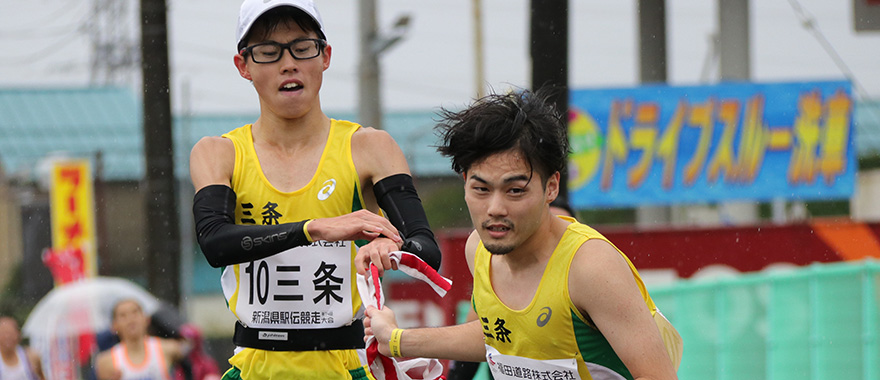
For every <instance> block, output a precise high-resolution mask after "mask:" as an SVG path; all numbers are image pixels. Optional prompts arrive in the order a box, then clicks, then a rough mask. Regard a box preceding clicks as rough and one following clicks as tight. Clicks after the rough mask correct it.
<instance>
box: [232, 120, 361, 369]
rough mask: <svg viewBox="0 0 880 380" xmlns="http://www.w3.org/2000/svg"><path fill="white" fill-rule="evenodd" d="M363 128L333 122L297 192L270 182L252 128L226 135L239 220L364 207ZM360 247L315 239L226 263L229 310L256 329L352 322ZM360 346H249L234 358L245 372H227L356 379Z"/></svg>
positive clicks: (295, 217)
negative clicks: (358, 154)
mask: <svg viewBox="0 0 880 380" xmlns="http://www.w3.org/2000/svg"><path fill="white" fill-rule="evenodd" d="M358 128H360V126H359V125H357V124H354V123H351V122H347V121H338V120H332V121H331V125H330V135H329V137H328V139H327V144H326V146H325V147H324V151H323V154H322V156H321V160H320V163H319V164H318V169H317V171H316V172H315V174H314V176H313V177H312V178H311V180H310V181H309V183H308V184H307V185H305V186H303V187H302V188H300V189H298V190H295V191H293V192H282V191H279V190H278V189H276V188H275V187H274V186H272V184H271V183H269V181H268V180H267V179H266V176H265V174H264V173H263V170H262V168H261V166H260V162H259V159H258V157H257V155H256V152H255V151H254V142H253V136H252V134H251V125H245V126H243V127H240V128H238V129H235V130H233V131H231V132H229V133H227V134H224V135H223V137H225V138H228V139H230V140H232V142H233V144H234V145H235V168H234V171H233V175H232V189H233V190H234V191H235V194H236V196H237V200H236V202H237V204H236V209H235V223H236V224H256V225H260V224H278V223H285V222H296V221H300V220H304V219H314V218H326V217H335V216H339V215H344V214H348V213H351V212H353V211H357V210H360V209H362V208H363V204H364V198H363V194H362V193H361V189H362V187H361V184H360V182H359V179H358V174H357V170H356V169H355V167H354V162H353V161H352V157H351V136H352V134H353V133H354V132H355V131H356V130H357V129H358ZM273 238H274V237H272V236H264V237H259V238H258V237H255V238H253V239H251V240H248V241H242V244H243V246H244V245H258V244H260V243H261V242H262V241H261V240H262V239H273ZM356 252H357V247H356V244H354V242H338V243H327V242H314V243H312V244H311V245H310V246H304V247H297V248H293V249H290V250H287V251H285V252H282V253H279V254H276V255H273V256H270V257H268V258H265V259H262V260H256V261H253V262H249V263H242V264H236V265H231V266H227V267H226V268H224V270H223V275H222V279H221V282H222V287H223V294H224V296H225V297H226V301H227V305H228V307H229V310H230V311H232V313H233V314H235V316H236V317H237V318H238V320H239V321H240V322H241V323H242V324H243V325H245V326H247V327H251V328H267V329H323V328H335V327H340V326H344V325H347V324H350V323H351V322H352V321H353V320H354V319H355V318H357V315H356V314H357V313H358V311H359V310H360V308H361V300H360V297H359V296H358V292H357V288H356V283H355V281H354V278H355V268H354V265H353V260H354V257H355V254H356ZM358 351H359V350H329V351H265V350H258V349H253V348H244V349H241V350H238V352H237V353H236V354H235V355H234V356H233V357H232V358H230V359H229V363H230V364H232V365H233V366H234V367H235V368H236V369H237V370H238V371H231V372H229V373H227V377H235V378H242V379H246V380H258V379H270V378H274V379H279V378H284V379H318V378H320V379H349V378H352V376H355V377H357V374H358V373H360V374H363V370H362V368H363V366H364V365H363V363H362V361H361V357H360V356H359V353H358ZM231 373H234V375H235V376H231Z"/></svg>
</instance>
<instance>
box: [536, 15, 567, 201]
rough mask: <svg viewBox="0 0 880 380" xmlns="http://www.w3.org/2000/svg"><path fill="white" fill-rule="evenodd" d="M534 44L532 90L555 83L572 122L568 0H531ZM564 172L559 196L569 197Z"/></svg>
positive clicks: (562, 109) (560, 106)
mask: <svg viewBox="0 0 880 380" xmlns="http://www.w3.org/2000/svg"><path fill="white" fill-rule="evenodd" d="M530 45H531V48H530V52H531V57H532V89H533V90H537V89H538V88H541V87H543V86H546V85H550V86H553V87H554V88H555V89H556V92H555V93H554V96H553V98H551V101H552V102H553V104H554V105H555V106H556V109H557V110H559V112H560V113H561V114H562V120H563V123H565V124H566V125H568V0H531V44H530ZM566 130H567V129H566ZM561 175H562V176H561V178H560V186H559V197H562V199H565V200H568V172H567V171H563V172H562V173H561Z"/></svg>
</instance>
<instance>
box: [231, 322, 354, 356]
mask: <svg viewBox="0 0 880 380" xmlns="http://www.w3.org/2000/svg"><path fill="white" fill-rule="evenodd" d="M232 342H233V343H235V345H236V346H241V347H250V348H256V349H260V350H268V351H325V350H349V349H355V348H364V347H365V343H364V323H363V322H362V321H361V320H360V319H357V320H355V321H354V322H352V323H351V325H350V326H342V327H337V328H330V329H292V330H286V329H264V328H247V327H244V326H243V325H242V324H241V323H238V322H236V323H235V335H233V336H232Z"/></svg>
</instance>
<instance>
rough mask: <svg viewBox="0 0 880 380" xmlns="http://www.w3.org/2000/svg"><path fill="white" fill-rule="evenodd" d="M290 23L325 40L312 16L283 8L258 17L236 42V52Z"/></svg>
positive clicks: (296, 9)
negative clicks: (252, 40)
mask: <svg viewBox="0 0 880 380" xmlns="http://www.w3.org/2000/svg"><path fill="white" fill-rule="evenodd" d="M291 21H293V22H295V23H296V24H297V25H299V27H300V28H302V30H304V31H306V32H315V33H316V34H317V35H318V37H319V38H320V39H322V40H325V41H326V40H327V37H326V36H324V33H323V32H322V31H321V26H320V25H318V22H317V21H315V19H314V18H312V16H310V15H309V14H308V13H306V12H305V11H303V10H301V9H299V8H296V7H286V6H285V7H277V8H273V9H270V10H268V11H266V13H263V14H262V15H260V17H258V18H257V20H256V21H254V24H253V25H251V28H250V29H249V30H248V32H247V34H246V35H245V36H244V38H242V39H241V41H239V42H238V51H241V49H244V48H246V47H247V46H248V42H250V41H251V39H254V40H261V39H263V38H266V37H267V36H269V35H270V34H272V32H274V31H275V30H277V29H278V28H279V27H281V26H282V25H286V24H287V23H288V22H291ZM278 42H286V41H278Z"/></svg>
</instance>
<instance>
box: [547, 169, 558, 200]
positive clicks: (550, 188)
mask: <svg viewBox="0 0 880 380" xmlns="http://www.w3.org/2000/svg"><path fill="white" fill-rule="evenodd" d="M560 177H562V175H561V174H560V173H559V172H555V173H553V174H552V175H551V176H550V178H547V189H546V195H547V204H550V202H553V201H555V200H556V197H558V196H559V181H560Z"/></svg>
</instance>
